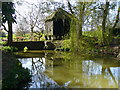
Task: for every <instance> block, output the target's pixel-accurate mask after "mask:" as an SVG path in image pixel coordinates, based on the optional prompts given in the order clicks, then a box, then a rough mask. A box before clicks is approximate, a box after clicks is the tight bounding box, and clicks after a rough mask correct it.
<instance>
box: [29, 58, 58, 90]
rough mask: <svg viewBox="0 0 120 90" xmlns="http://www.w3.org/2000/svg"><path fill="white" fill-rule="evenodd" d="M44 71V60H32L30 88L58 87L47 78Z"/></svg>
mask: <svg viewBox="0 0 120 90" xmlns="http://www.w3.org/2000/svg"><path fill="white" fill-rule="evenodd" d="M44 71H45V58H32V69H31V74H32V75H33V77H32V81H33V82H32V86H31V88H46V87H47V88H49V87H50V88H52V87H59V86H58V85H57V83H55V82H54V81H53V80H52V79H50V78H48V77H47V76H46V75H45V74H43V72H44Z"/></svg>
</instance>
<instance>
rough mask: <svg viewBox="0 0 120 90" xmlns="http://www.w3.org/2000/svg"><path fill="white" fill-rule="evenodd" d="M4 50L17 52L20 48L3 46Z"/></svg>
mask: <svg viewBox="0 0 120 90" xmlns="http://www.w3.org/2000/svg"><path fill="white" fill-rule="evenodd" d="M2 50H3V51H5V52H15V51H17V50H18V48H16V47H12V46H3V47H2Z"/></svg>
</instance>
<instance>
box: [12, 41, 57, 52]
mask: <svg viewBox="0 0 120 90" xmlns="http://www.w3.org/2000/svg"><path fill="white" fill-rule="evenodd" d="M46 44H47V47H45V43H44V41H26V42H25V41H24V42H13V43H12V45H11V46H14V47H17V48H18V50H23V49H24V47H28V50H54V49H55V45H54V44H53V43H51V42H47V43H46Z"/></svg>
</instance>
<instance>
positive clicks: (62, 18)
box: [44, 8, 72, 40]
mask: <svg viewBox="0 0 120 90" xmlns="http://www.w3.org/2000/svg"><path fill="white" fill-rule="evenodd" d="M71 18H72V15H71V14H70V13H68V12H67V11H65V10H63V9H62V8H58V9H57V10H56V11H54V12H53V13H52V14H51V15H50V16H48V17H46V19H45V32H44V34H45V37H46V39H50V40H51V39H62V37H63V36H65V35H66V34H68V33H69V30H70V21H71Z"/></svg>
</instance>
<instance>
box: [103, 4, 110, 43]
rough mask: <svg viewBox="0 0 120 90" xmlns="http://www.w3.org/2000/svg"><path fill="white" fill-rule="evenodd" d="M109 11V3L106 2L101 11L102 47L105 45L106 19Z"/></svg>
mask: <svg viewBox="0 0 120 90" xmlns="http://www.w3.org/2000/svg"><path fill="white" fill-rule="evenodd" d="M108 10H109V2H106V5H105V9H104V10H103V21H102V35H103V45H106V43H107V40H106V36H105V35H106V19H107V15H108Z"/></svg>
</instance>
